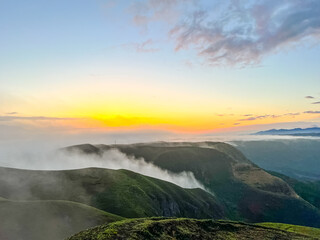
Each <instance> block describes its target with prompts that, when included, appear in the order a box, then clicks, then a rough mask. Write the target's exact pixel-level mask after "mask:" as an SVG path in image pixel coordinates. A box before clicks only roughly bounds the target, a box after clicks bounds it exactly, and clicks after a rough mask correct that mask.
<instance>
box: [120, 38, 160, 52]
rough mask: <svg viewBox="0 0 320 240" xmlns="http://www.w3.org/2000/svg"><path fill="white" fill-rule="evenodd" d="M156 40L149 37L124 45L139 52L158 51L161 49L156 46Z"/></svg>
mask: <svg viewBox="0 0 320 240" xmlns="http://www.w3.org/2000/svg"><path fill="white" fill-rule="evenodd" d="M153 45H154V41H153V40H152V39H148V40H146V41H144V42H141V43H128V44H123V45H122V47H128V48H133V49H134V50H135V51H136V52H138V53H152V52H158V51H159V50H160V49H159V48H157V47H154V46H153Z"/></svg>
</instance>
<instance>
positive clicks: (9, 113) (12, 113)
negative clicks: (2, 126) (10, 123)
mask: <svg viewBox="0 0 320 240" xmlns="http://www.w3.org/2000/svg"><path fill="white" fill-rule="evenodd" d="M16 114H18V113H17V112H8V113H6V115H16Z"/></svg>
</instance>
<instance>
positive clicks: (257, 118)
mask: <svg viewBox="0 0 320 240" xmlns="http://www.w3.org/2000/svg"><path fill="white" fill-rule="evenodd" d="M278 117H281V115H260V116H255V117H249V118H244V119H239V120H238V121H254V120H260V119H265V118H278Z"/></svg>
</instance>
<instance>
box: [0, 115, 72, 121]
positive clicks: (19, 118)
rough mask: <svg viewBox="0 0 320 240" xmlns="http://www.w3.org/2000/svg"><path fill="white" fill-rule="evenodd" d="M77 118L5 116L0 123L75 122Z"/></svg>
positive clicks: (0, 119)
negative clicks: (27, 121) (25, 121)
mask: <svg viewBox="0 0 320 240" xmlns="http://www.w3.org/2000/svg"><path fill="white" fill-rule="evenodd" d="M75 119H77V118H58V117H44V116H27V117H24V116H8V115H4V116H0V121H15V120H32V121H41V120H42V121H43V120H46V121H48V120H50V121H52V120H54V121H57V120H75Z"/></svg>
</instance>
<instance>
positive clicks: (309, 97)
mask: <svg viewBox="0 0 320 240" xmlns="http://www.w3.org/2000/svg"><path fill="white" fill-rule="evenodd" d="M304 98H306V99H314V97H312V96H305V97H304Z"/></svg>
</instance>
